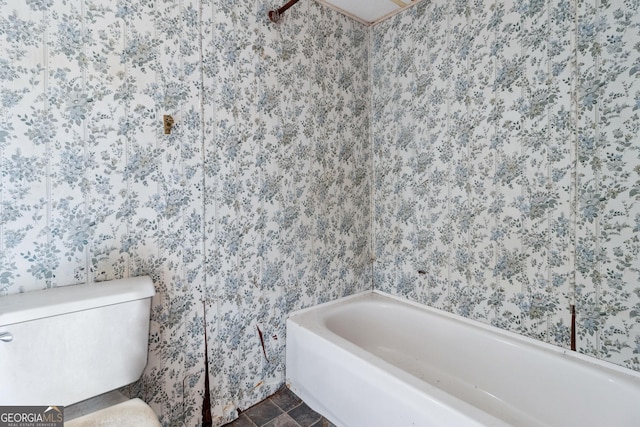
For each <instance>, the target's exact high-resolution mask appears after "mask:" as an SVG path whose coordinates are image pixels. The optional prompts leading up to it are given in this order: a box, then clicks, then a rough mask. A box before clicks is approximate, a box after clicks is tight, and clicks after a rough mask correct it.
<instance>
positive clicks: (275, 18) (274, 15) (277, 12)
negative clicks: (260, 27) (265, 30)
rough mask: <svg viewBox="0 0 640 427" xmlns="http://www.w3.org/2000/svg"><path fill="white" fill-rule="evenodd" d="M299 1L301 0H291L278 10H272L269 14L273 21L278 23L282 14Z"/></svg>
mask: <svg viewBox="0 0 640 427" xmlns="http://www.w3.org/2000/svg"><path fill="white" fill-rule="evenodd" d="M299 1H300V0H289V1H288V2H287V4H285V5H284V6H282V7H281V8H279V9H276V10H270V11H269V13H268V15H269V19H270V20H271V22H275V23H277V22H278V21H280V18H282V15H283V14H284V13H285V12H286V11H287V9H289V8H290V7H291V6H293V5H294V4H296V3H298V2H299Z"/></svg>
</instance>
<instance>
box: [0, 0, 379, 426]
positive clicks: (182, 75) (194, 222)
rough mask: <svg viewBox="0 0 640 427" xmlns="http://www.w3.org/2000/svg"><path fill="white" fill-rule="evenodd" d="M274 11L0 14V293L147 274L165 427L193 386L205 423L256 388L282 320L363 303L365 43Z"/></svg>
mask: <svg viewBox="0 0 640 427" xmlns="http://www.w3.org/2000/svg"><path fill="white" fill-rule="evenodd" d="M274 6H275V5H274V4H272V2H265V1H258V2H227V1H219V0H202V1H199V0H182V1H175V0H119V1H110V0H65V1H52V0H27V1H24V2H14V1H7V0H0V117H1V118H2V120H0V165H1V166H0V169H1V175H0V295H6V294H12V293H17V292H28V291H32V290H37V289H42V288H47V287H53V286H63V285H70V284H74V283H81V282H98V281H105V280H110V279H115V278H121V277H128V276H137V275H143V274H149V275H151V276H152V278H153V279H154V282H155V284H156V289H157V295H156V297H155V298H154V301H153V307H152V321H151V337H150V354H149V364H148V367H147V370H146V372H145V374H144V376H143V378H142V380H141V381H140V382H138V383H137V384H135V385H133V386H131V387H129V389H128V392H129V393H131V394H132V395H138V396H140V397H142V398H143V399H144V400H145V401H147V402H148V403H149V404H150V405H151V406H152V408H153V409H154V410H155V411H156V413H157V414H158V415H159V417H160V420H161V422H162V424H163V425H164V426H195V425H201V424H202V409H203V408H202V406H203V400H204V398H205V376H207V374H208V378H209V387H210V398H211V412H212V418H213V424H214V425H221V424H223V423H225V422H226V421H230V420H231V419H233V418H234V417H235V416H236V415H237V414H236V408H241V409H245V408H247V407H248V406H250V405H251V404H253V403H256V402H257V401H258V400H260V399H262V398H263V397H265V396H267V395H269V394H271V393H272V392H274V391H275V390H276V389H277V388H278V387H279V386H280V385H281V384H282V383H283V381H284V340H285V319H286V315H287V314H288V313H289V312H290V311H291V310H294V309H298V308H302V307H304V306H308V305H313V304H316V303H319V302H323V301H327V300H330V299H334V298H338V297H340V296H343V295H347V294H351V293H354V292H357V291H362V290H364V289H369V288H370V287H371V283H372V279H371V261H370V258H371V240H370V236H371V233H370V229H371V221H370V205H371V196H370V195H371V167H370V165H371V155H370V153H371V148H370V145H369V144H370V138H369V131H370V126H369V118H370V117H369V111H370V107H369V99H370V92H369V77H368V70H369V62H368V54H369V50H368V45H369V30H368V28H366V27H364V26H362V25H361V24H358V23H356V22H354V21H351V20H349V19H347V18H346V17H344V16H342V15H339V14H337V13H336V12H334V11H331V10H329V9H326V8H324V7H321V6H319V5H317V4H316V3H315V2H311V1H309V2H301V3H300V4H299V5H297V6H296V7H295V8H292V9H291V10H290V11H289V12H288V13H287V15H286V18H285V20H284V22H282V23H280V24H279V25H274V24H272V23H270V22H269V21H268V20H267V18H266V14H267V11H268V10H269V9H271V8H273V7H274ZM278 6H279V5H278ZM165 114H169V115H172V116H173V118H174V120H175V127H174V128H173V131H172V132H171V134H169V135H165V134H164V133H163V127H162V116H163V115H165ZM205 332H206V337H207V347H206V349H205ZM205 361H207V362H208V372H206V371H205V369H206V367H205Z"/></svg>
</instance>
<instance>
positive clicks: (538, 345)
mask: <svg viewBox="0 0 640 427" xmlns="http://www.w3.org/2000/svg"><path fill="white" fill-rule="evenodd" d="M371 297H374V298H382V299H385V298H388V299H391V300H392V301H394V302H395V303H398V304H400V305H408V306H410V307H412V308H414V309H417V310H419V311H426V312H428V313H429V314H432V315H435V316H440V317H444V318H446V319H448V320H451V321H454V322H456V323H461V324H463V325H465V326H469V327H472V328H480V329H481V330H483V331H484V332H487V333H491V334H498V335H503V336H506V337H507V338H510V339H513V340H515V341H516V342H518V343H522V344H524V345H526V347H533V348H535V349H537V350H542V351H546V352H551V353H554V354H556V355H558V356H560V357H563V358H568V359H572V358H573V359H577V360H578V361H579V362H580V363H583V364H586V365H591V366H595V367H597V368H598V369H601V370H605V371H606V370H610V371H613V372H615V373H617V374H618V375H621V376H623V377H625V378H626V379H628V380H629V381H631V382H637V383H638V384H639V385H640V371H635V370H633V369H630V368H627V367H624V366H622V365H617V364H615V363H612V362H609V361H606V360H604V359H598V358H596V357H594V356H591V355H588V354H584V353H580V352H578V351H573V350H570V349H568V348H564V347H560V346H558V345H555V344H551V343H548V342H545V341H541V340H538V339H535V338H531V337H528V336H526V335H522V334H519V333H517V332H513V331H510V330H508V329H502V328H499V327H497V326H493V325H491V324H487V323H483V322H481V321H479V320H474V319H471V318H468V317H464V316H461V315H459V314H455V313H451V312H448V311H445V310H442V309H438V308H435V307H431V306H429V305H426V304H422V303H419V302H415V301H411V300H409V299H407V298H405V297H402V296H397V295H393V294H389V293H387V292H383V291H380V290H377V289H375V290H371V289H370V290H366V291H362V292H358V293H355V294H352V295H348V296H345V297H341V298H338V299H335V300H332V301H326V302H323V303H320V304H317V305H314V306H310V307H305V308H302V309H299V310H296V311H292V312H291V313H289V315H288V316H287V319H286V320H287V322H288V321H291V322H293V323H295V324H296V325H298V326H301V327H305V328H308V329H311V330H312V331H314V332H316V333H320V334H319V335H320V337H321V338H322V339H326V340H329V341H331V339H337V340H339V342H340V343H344V344H347V345H346V348H347V349H348V350H349V351H350V352H352V353H353V352H354V350H355V349H358V350H357V351H356V354H357V353H360V352H361V351H362V352H364V353H368V352H366V350H364V349H362V348H361V347H359V346H358V345H357V344H355V343H353V342H351V341H349V340H348V339H346V338H344V337H342V336H340V335H338V334H337V333H336V332H334V331H332V330H331V329H329V328H328V327H327V325H326V324H325V323H321V324H320V325H318V320H320V317H319V316H314V317H313V319H312V320H311V319H308V318H309V317H310V316H309V313H310V312H311V313H312V312H314V311H320V310H321V309H329V308H332V307H334V306H335V308H338V307H340V306H342V305H346V304H348V303H349V302H352V301H353V300H356V301H357V300H365V301H366V299H367V298H371ZM305 320H306V322H305ZM310 326H311V327H310ZM313 326H315V327H313ZM324 331H326V333H323V332H324ZM368 356H370V357H372V358H374V359H376V360H381V361H383V362H385V364H389V362H386V361H384V360H383V359H380V358H379V357H378V356H376V355H373V354H368ZM365 359H367V361H369V357H366V358H365ZM389 365H391V364H389Z"/></svg>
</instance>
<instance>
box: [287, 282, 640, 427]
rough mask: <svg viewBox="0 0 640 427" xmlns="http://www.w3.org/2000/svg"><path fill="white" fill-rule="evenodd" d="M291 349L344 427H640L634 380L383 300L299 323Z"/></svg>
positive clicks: (342, 306)
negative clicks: (511, 426)
mask: <svg viewBox="0 0 640 427" xmlns="http://www.w3.org/2000/svg"><path fill="white" fill-rule="evenodd" d="M286 351H287V355H286V358H287V359H286V368H287V382H288V384H289V387H291V389H292V390H293V391H294V392H295V393H296V394H298V395H299V396H300V397H301V398H302V399H303V400H304V401H305V402H306V403H307V404H308V405H309V406H310V407H311V408H313V409H315V410H316V411H318V412H320V413H321V414H323V415H324V416H326V417H327V418H328V419H330V420H331V421H332V422H333V423H335V424H336V425H337V426H338V427H360V426H362V427H364V426H367V427H371V426H380V427H401V426H420V427H426V426H453V427H462V426H481V425H482V426H506V425H514V426H543V425H546V426H563V427H564V426H580V427H585V426H616V427H620V426H638V425H640V374H639V373H638V372H635V371H631V370H628V369H625V368H622V367H618V366H616V365H613V364H610V363H606V362H601V361H599V360H596V359H594V358H591V357H586V356H583V355H581V354H578V353H576V352H572V351H568V350H563V349H561V348H559V347H555V346H552V345H548V344H545V343H542V342H539V341H536V340H533V339H529V338H526V337H523V336H520V335H517V334H513V333H510V332H507V331H503V330H501V329H497V328H494V327H491V326H487V325H484V324H482V323H478V322H475V321H471V320H468V319H465V318H462V317H459V316H455V315H451V314H448V313H445V312H442V311H438V310H434V309H431V308H429V307H426V306H422V305H419V304H413V303H411V302H408V301H405V300H402V299H399V298H395V297H392V296H389V295H386V294H384V293H380V292H367V293H364V294H358V295H355V296H352V297H347V298H343V299H341V300H337V301H333V302H330V303H326V304H322V305H319V306H317V307H312V308H308V309H305V310H300V311H297V312H295V313H292V314H291V316H290V317H289V319H288V320H287V346H286Z"/></svg>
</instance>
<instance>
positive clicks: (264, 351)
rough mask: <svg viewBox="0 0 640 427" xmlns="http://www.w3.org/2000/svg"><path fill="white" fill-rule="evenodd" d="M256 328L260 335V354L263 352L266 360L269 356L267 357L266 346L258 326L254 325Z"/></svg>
mask: <svg viewBox="0 0 640 427" xmlns="http://www.w3.org/2000/svg"><path fill="white" fill-rule="evenodd" d="M256 329H257V330H258V336H259V337H260V344H262V354H264V359H265V360H266V361H267V362H268V361H269V358H268V357H267V348H266V347H265V346H264V337H263V336H262V331H261V330H260V326H258V325H256Z"/></svg>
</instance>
